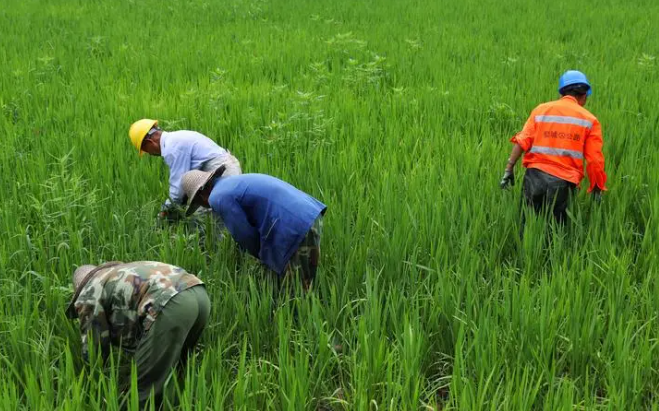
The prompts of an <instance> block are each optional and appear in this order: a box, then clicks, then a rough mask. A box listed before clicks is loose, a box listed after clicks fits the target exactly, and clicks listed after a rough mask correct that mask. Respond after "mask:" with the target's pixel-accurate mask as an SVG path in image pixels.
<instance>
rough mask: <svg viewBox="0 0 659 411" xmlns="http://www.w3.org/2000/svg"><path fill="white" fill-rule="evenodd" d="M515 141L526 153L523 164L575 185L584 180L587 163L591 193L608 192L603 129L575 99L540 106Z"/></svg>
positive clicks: (568, 97)
mask: <svg viewBox="0 0 659 411" xmlns="http://www.w3.org/2000/svg"><path fill="white" fill-rule="evenodd" d="M511 141H512V142H514V143H517V144H519V145H520V146H521V147H522V149H523V150H524V151H525V153H524V160H523V161H522V165H523V166H524V167H526V168H537V169H539V170H542V171H544V172H545V173H547V174H551V175H553V176H555V177H558V178H560V179H563V180H566V181H570V182H572V183H574V184H576V185H579V183H581V180H582V179H583V177H584V170H583V168H584V159H585V160H586V163H587V171H588V179H589V180H590V188H589V190H588V191H591V190H592V189H593V188H594V187H595V186H598V187H599V188H600V189H601V190H606V187H605V184H606V173H605V172H604V154H602V146H603V140H602V128H601V126H600V123H599V121H598V120H597V118H596V117H595V116H594V115H592V114H591V113H590V112H589V111H588V110H586V109H585V108H583V107H582V106H580V105H579V103H578V102H577V100H576V99H575V98H574V97H572V96H565V97H562V98H561V99H560V100H556V101H552V102H549V103H545V104H541V105H539V106H538V107H536V108H535V109H534V110H533V111H532V112H531V115H530V116H529V119H528V120H527V121H526V124H525V125H524V128H523V129H522V131H521V132H519V133H518V134H517V135H515V136H514V137H513V138H512V139H511Z"/></svg>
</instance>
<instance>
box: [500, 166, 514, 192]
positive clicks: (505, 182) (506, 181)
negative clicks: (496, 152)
mask: <svg viewBox="0 0 659 411" xmlns="http://www.w3.org/2000/svg"><path fill="white" fill-rule="evenodd" d="M499 186H501V189H502V190H505V189H506V188H508V186H511V187H513V186H515V170H514V169H512V170H506V171H505V172H504V173H503V178H501V182H500V183H499Z"/></svg>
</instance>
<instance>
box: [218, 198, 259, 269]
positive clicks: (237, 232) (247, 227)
mask: <svg viewBox="0 0 659 411" xmlns="http://www.w3.org/2000/svg"><path fill="white" fill-rule="evenodd" d="M210 206H211V208H212V209H213V211H214V212H216V213H218V214H219V215H220V217H221V218H222V221H223V222H224V224H225V225H226V227H227V230H229V233H231V237H233V239H234V240H235V241H236V242H237V243H238V245H239V246H240V247H242V248H244V249H245V250H247V251H248V252H249V253H250V254H251V255H253V256H254V257H256V258H258V257H259V251H260V250H261V236H260V235H259V231H258V230H257V229H256V228H255V227H254V226H252V224H251V223H250V222H249V220H248V219H247V215H246V214H245V210H243V208H242V207H241V206H240V204H239V203H238V202H237V201H236V199H235V198H232V197H228V196H226V197H223V198H220V199H218V200H216V201H212V200H211V201H210Z"/></svg>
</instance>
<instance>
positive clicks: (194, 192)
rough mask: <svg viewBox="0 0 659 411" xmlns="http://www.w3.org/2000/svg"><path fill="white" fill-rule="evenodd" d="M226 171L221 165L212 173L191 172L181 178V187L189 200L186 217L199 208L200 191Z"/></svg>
mask: <svg viewBox="0 0 659 411" xmlns="http://www.w3.org/2000/svg"><path fill="white" fill-rule="evenodd" d="M225 169H226V167H225V166H224V165H221V166H219V167H218V168H216V169H215V170H213V171H212V172H206V171H201V170H191V171H188V172H187V173H185V174H183V177H182V178H181V186H182V187H183V192H184V193H185V195H186V197H187V198H188V200H189V202H188V209H187V210H186V212H185V215H186V216H189V215H191V214H192V213H194V212H195V211H197V209H198V208H199V205H200V204H199V197H198V194H199V191H201V190H203V189H204V188H205V187H206V185H207V184H208V183H209V182H211V181H213V180H215V179H216V178H218V177H220V176H222V174H223V173H224V170H225Z"/></svg>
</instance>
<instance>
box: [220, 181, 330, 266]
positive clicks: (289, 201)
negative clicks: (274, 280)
mask: <svg viewBox="0 0 659 411" xmlns="http://www.w3.org/2000/svg"><path fill="white" fill-rule="evenodd" d="M208 202H209V204H210V206H211V208H212V209H213V212H215V213H217V214H219V215H220V217H222V221H224V224H225V225H226V226H227V229H228V230H229V233H231V236H232V237H233V239H234V240H236V242H237V243H238V244H239V245H240V246H241V247H243V248H244V249H246V250H247V251H249V253H250V254H252V255H253V256H255V257H257V258H258V259H259V260H261V262H263V263H264V264H265V265H267V266H268V267H269V268H270V269H271V270H273V271H275V272H276V273H278V274H280V275H281V274H283V273H284V270H285V269H286V265H287V264H288V260H290V258H291V257H292V256H293V254H294V253H295V252H296V251H297V249H298V247H299V246H300V243H302V240H304V237H305V236H306V235H307V232H308V231H309V230H310V229H311V226H312V225H313V223H314V221H315V220H316V219H317V218H318V217H319V216H320V215H322V214H324V213H325V210H326V209H327V206H326V205H325V204H323V203H321V202H320V201H318V200H316V199H315V198H313V197H311V196H310V195H308V194H306V193H304V192H302V191H300V190H298V189H297V188H295V187H293V186H292V185H290V184H288V183H286V182H284V181H281V180H279V179H278V178H275V177H272V176H268V175H265V174H242V175H239V176H230V177H222V178H220V179H218V180H217V181H216V182H215V186H214V187H213V190H212V191H211V194H210V197H209V199H208Z"/></svg>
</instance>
